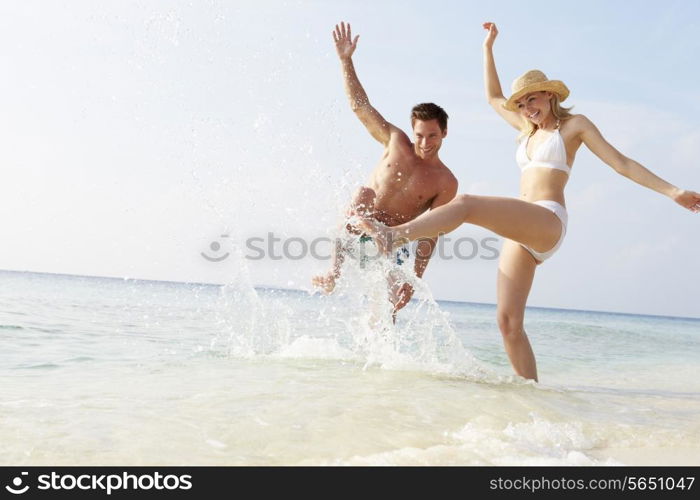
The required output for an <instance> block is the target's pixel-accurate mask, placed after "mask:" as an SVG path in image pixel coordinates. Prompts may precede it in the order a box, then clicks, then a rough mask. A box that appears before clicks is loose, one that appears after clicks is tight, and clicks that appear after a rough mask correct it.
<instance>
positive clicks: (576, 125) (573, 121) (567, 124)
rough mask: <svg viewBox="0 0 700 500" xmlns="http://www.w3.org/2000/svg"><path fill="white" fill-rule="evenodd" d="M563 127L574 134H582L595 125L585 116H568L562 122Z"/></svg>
mask: <svg viewBox="0 0 700 500" xmlns="http://www.w3.org/2000/svg"><path fill="white" fill-rule="evenodd" d="M562 125H564V127H563V128H566V129H571V131H572V132H581V131H583V130H585V129H586V128H588V127H590V126H591V125H593V122H591V120H589V119H588V117H586V116H585V115H580V114H576V115H570V116H567V117H566V118H565V119H564V120H562Z"/></svg>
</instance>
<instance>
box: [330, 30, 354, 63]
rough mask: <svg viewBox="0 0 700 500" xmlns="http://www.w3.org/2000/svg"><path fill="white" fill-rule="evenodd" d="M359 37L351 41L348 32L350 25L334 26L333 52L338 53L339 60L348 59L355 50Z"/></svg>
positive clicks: (350, 34) (349, 32)
mask: <svg viewBox="0 0 700 500" xmlns="http://www.w3.org/2000/svg"><path fill="white" fill-rule="evenodd" d="M358 38H360V35H357V36H356V37H355V39H354V40H353V39H352V32H351V31H350V23H348V24H347V25H346V24H345V23H340V27H338V25H337V24H336V25H335V31H333V40H334V41H335V50H336V52H338V57H340V59H341V60H342V59H350V58H351V57H352V54H353V52H355V49H356V48H357V39H358Z"/></svg>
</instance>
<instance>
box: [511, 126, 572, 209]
mask: <svg viewBox="0 0 700 500" xmlns="http://www.w3.org/2000/svg"><path fill="white" fill-rule="evenodd" d="M568 121H569V120H562V121H561V123H560V125H559V127H558V128H557V129H555V130H551V131H550V130H537V131H536V132H535V133H534V134H533V135H532V136H530V137H527V136H526V137H524V138H522V139H521V141H520V144H519V145H518V150H517V153H516V159H517V162H518V165H519V166H520V168H521V171H522V173H521V177H520V198H521V199H523V200H525V201H529V202H535V201H540V200H552V201H556V202H557V203H560V204H561V205H562V206H566V203H565V200H564V188H565V187H566V183H567V182H568V180H569V176H570V175H571V166H572V165H573V162H574V157H575V155H576V151H577V150H578V148H579V146H580V145H581V140H580V138H579V137H578V135H577V134H574V131H573V129H574V128H575V127H571V126H570V124H569V123H568Z"/></svg>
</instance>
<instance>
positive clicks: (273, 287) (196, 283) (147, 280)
mask: <svg viewBox="0 0 700 500" xmlns="http://www.w3.org/2000/svg"><path fill="white" fill-rule="evenodd" d="M0 273H14V274H40V275H47V276H63V277H67V278H89V279H107V280H115V281H135V282H144V283H169V284H173V285H194V286H211V287H222V286H227V283H206V282H199V281H175V280H162V279H152V278H131V277H128V276H102V275H92V274H70V273H55V272H48V271H27V270H23V271H18V270H15V269H0ZM253 289H263V290H282V291H289V292H299V293H308V292H307V291H306V290H303V289H299V288H285V287H281V286H277V285H264V284H259V285H253ZM411 300H416V299H411ZM434 300H435V302H438V303H440V302H442V303H448V304H470V305H483V306H491V307H496V306H497V304H495V303H489V302H466V301H462V300H449V299H434ZM527 309H543V310H553V311H562V312H583V313H600V314H611V315H620V316H641V317H646V318H664V319H684V320H691V321H700V316H698V317H694V316H669V315H664V314H642V313H629V312H621V311H599V310H592V309H570V308H566V307H543V306H527Z"/></svg>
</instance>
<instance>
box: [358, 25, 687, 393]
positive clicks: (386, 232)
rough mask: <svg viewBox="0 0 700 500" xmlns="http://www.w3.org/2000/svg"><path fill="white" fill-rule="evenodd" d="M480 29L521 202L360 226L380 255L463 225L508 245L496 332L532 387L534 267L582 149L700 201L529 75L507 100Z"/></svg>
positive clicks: (561, 225) (562, 92)
mask: <svg viewBox="0 0 700 500" xmlns="http://www.w3.org/2000/svg"><path fill="white" fill-rule="evenodd" d="M484 28H485V29H486V30H488V34H487V35H486V39H485V40H484V47H483V48H484V83H485V87H486V98H487V99H488V102H489V104H490V105H491V106H492V107H493V108H494V110H495V111H496V112H497V113H498V114H499V115H500V116H501V117H503V119H505V120H506V121H507V122H508V123H509V124H511V125H512V126H513V127H515V128H516V129H518V130H520V131H521V137H520V143H519V146H518V149H517V154H516V160H517V162H518V165H519V166H520V169H521V179H520V198H519V199H515V198H502V197H490V196H473V195H467V194H462V195H458V196H457V197H456V198H454V199H453V200H452V201H451V202H450V203H448V204H446V205H443V206H441V207H438V208H436V209H435V210H431V211H430V212H427V213H425V214H423V215H421V216H420V217H418V218H416V219H414V220H413V221H410V222H408V223H406V224H402V225H398V226H394V227H391V228H388V227H386V226H382V225H381V224H379V223H376V222H374V221H367V220H365V221H363V222H362V227H363V229H364V230H366V231H367V232H368V233H370V234H372V235H374V236H376V239H377V241H378V242H379V244H380V245H382V246H384V247H385V248H386V247H388V246H394V245H393V244H392V242H396V243H398V241H397V240H398V239H408V240H416V239H419V238H428V237H433V236H436V235H438V234H442V233H449V232H450V231H453V230H454V229H456V228H457V227H459V226H460V225H461V224H463V223H465V222H468V223H470V224H476V225H478V226H481V227H484V228H487V229H490V230H491V231H493V232H495V233H497V234H499V235H501V236H502V237H504V238H506V241H505V243H504V246H503V250H502V252H501V257H500V260H499V266H498V283H497V303H498V325H499V328H500V330H501V334H502V335H503V343H504V346H505V350H506V353H507V354H508V357H509V358H510V362H511V364H512V366H513V369H514V370H515V372H516V373H517V374H518V375H520V376H522V377H524V378H527V379H533V380H537V366H536V363H535V356H534V354H533V352H532V348H531V347H530V342H529V340H528V338H527V334H526V333H525V329H524V326H523V325H524V317H525V306H526V303H527V297H528V294H529V292H530V288H531V286H532V281H533V278H534V276H535V269H536V268H537V265H539V264H541V263H542V262H544V261H545V260H547V259H548V258H549V257H551V256H552V254H554V253H555V252H556V251H557V249H558V248H559V246H560V245H561V243H562V241H563V239H564V236H565V234H566V225H567V212H566V203H565V200H564V187H565V186H566V183H567V181H568V180H569V175H570V173H571V166H572V164H573V161H574V157H575V155H576V151H577V150H578V148H579V147H580V146H581V144H585V145H586V147H588V149H590V150H591V151H592V152H593V153H594V154H595V155H596V156H598V157H599V158H600V159H601V160H602V161H603V162H605V163H606V164H608V165H609V166H610V167H612V168H613V169H614V170H615V171H616V172H617V173H619V174H621V175H623V176H625V177H627V178H628V179H631V180H633V181H635V182H636V183H638V184H641V185H642V186H645V187H647V188H649V189H652V190H654V191H656V192H658V193H661V194H663V195H665V196H668V197H669V198H671V199H672V200H674V201H675V202H676V203H678V204H679V205H681V206H683V207H685V208H687V209H689V210H691V211H692V212H698V211H700V194H698V193H696V192H693V191H686V190H682V189H678V188H677V187H675V186H673V185H671V184H669V183H668V182H666V181H664V180H663V179H661V178H659V177H657V176H656V175H654V174H653V173H652V172H650V171H649V170H647V169H646V168H644V167H643V166H642V165H640V164H639V163H637V162H636V161H634V160H632V159H630V158H627V157H625V156H624V155H622V154H621V153H620V152H619V151H617V150H616V149H615V148H614V147H613V146H611V145H610V144H608V142H607V141H606V140H605V139H604V138H603V136H602V135H601V134H600V132H599V131H598V129H597V128H596V127H595V125H594V124H593V123H592V122H591V121H590V120H588V118H586V117H585V116H583V115H573V114H570V113H569V112H568V110H567V109H566V108H563V107H562V106H561V105H560V103H561V102H562V101H564V100H565V99H566V98H567V96H568V95H569V90H568V89H567V87H566V85H564V83H562V82H560V81H556V80H548V79H547V77H546V76H545V75H544V73H542V72H541V71H537V70H533V71H528V72H527V73H525V74H524V75H522V76H521V77H519V78H518V79H516V80H515V81H514V82H513V87H512V95H511V96H510V97H509V98H508V99H506V98H505V97H504V96H503V92H502V90H501V84H500V83H499V79H498V74H497V72H496V65H495V63H494V58H493V43H494V41H495V39H496V36H497V35H498V30H497V29H496V25H495V24H493V23H485V24H484ZM387 250H388V249H387Z"/></svg>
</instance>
